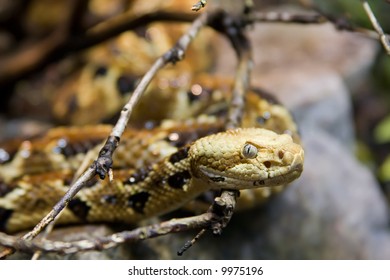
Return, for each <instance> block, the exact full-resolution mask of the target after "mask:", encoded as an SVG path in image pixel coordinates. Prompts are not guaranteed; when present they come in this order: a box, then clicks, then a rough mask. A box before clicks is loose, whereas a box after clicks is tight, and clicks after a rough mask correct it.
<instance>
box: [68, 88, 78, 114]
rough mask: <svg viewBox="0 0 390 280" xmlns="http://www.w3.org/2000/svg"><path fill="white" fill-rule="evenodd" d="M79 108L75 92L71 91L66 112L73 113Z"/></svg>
mask: <svg viewBox="0 0 390 280" xmlns="http://www.w3.org/2000/svg"><path fill="white" fill-rule="evenodd" d="M78 109H79V102H78V99H77V94H76V93H73V94H72V95H71V97H70V99H69V102H68V113H74V112H76V111H77V110H78Z"/></svg>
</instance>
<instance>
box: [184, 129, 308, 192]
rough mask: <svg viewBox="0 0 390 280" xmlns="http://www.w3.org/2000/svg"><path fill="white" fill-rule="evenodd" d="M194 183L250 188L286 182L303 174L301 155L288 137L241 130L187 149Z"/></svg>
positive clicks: (200, 140)
mask: <svg viewBox="0 0 390 280" xmlns="http://www.w3.org/2000/svg"><path fill="white" fill-rule="evenodd" d="M189 156H190V159H191V163H190V164H191V172H192V174H193V177H194V179H195V180H200V181H201V182H199V183H203V184H208V185H209V187H210V188H226V189H238V190H240V189H251V188H259V187H271V186H277V185H283V184H287V183H290V182H291V181H293V180H295V179H296V178H298V177H299V176H300V174H301V173H302V171H303V160H304V152H303V149H302V147H301V146H300V145H299V144H297V143H294V141H293V139H292V138H291V136H290V135H287V134H277V133H275V132H273V131H270V130H266V129H261V128H241V129H236V130H229V131H226V132H222V133H218V134H214V135H210V136H207V137H204V138H201V139H199V140H197V141H196V142H195V143H194V144H193V145H192V146H191V148H190V150H189Z"/></svg>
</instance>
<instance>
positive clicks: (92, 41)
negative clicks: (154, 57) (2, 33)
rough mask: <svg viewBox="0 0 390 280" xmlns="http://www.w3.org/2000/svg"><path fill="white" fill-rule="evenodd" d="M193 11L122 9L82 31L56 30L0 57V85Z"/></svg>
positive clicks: (184, 17) (191, 17) (188, 18)
mask: <svg viewBox="0 0 390 280" xmlns="http://www.w3.org/2000/svg"><path fill="white" fill-rule="evenodd" d="M195 17H196V15H194V14H193V13H191V14H183V13H169V12H164V11H156V12H153V13H150V14H146V15H140V16H138V17H134V15H132V14H129V13H125V14H121V15H119V16H117V17H114V18H111V19H108V20H106V21H105V22H104V23H100V24H97V25H96V26H94V27H92V28H90V29H89V30H87V31H86V32H85V33H83V34H79V35H77V34H76V35H75V34H69V33H68V32H62V31H61V32H55V33H54V34H52V35H50V36H49V37H47V38H45V39H44V40H42V41H40V42H38V43H36V44H34V45H32V46H30V47H28V48H26V49H24V50H20V51H18V52H17V53H15V54H13V55H7V56H6V57H1V58H0V86H2V85H5V84H12V83H14V82H16V81H18V80H20V79H21V78H23V77H25V76H26V75H28V74H30V73H33V72H36V71H38V70H40V69H42V68H43V67H44V66H46V65H47V64H48V63H50V62H53V61H57V60H59V59H62V58H64V57H66V56H68V55H70V54H74V53H75V52H77V51H80V50H83V49H86V48H88V47H91V46H94V45H96V44H98V43H101V42H103V41H105V40H107V39H110V38H112V37H114V36H116V35H118V34H120V33H122V32H124V31H126V30H131V29H135V28H137V27H140V26H145V25H147V24H149V23H151V22H154V21H172V22H191V21H193V20H194V19H195Z"/></svg>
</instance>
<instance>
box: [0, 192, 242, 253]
mask: <svg viewBox="0 0 390 280" xmlns="http://www.w3.org/2000/svg"><path fill="white" fill-rule="evenodd" d="M231 198H233V200H231ZM235 202H236V200H235V195H232V194H231V193H226V194H225V195H224V194H223V195H222V196H221V198H220V199H219V200H217V202H216V203H215V204H213V206H212V207H210V209H209V211H208V212H207V213H204V214H201V215H198V216H193V217H188V218H181V219H172V220H169V221H165V222H162V223H159V224H154V225H150V226H144V227H139V228H136V229H134V230H131V231H123V232H120V233H115V234H112V235H109V236H104V237H99V238H95V239H93V240H79V241H74V242H62V241H50V240H40V241H35V240H26V239H19V238H17V237H14V236H10V235H7V234H5V233H1V232H0V244H2V245H3V246H7V247H9V248H12V249H13V250H17V251H22V252H27V253H32V252H35V251H37V250H38V251H42V252H56V253H61V254H72V253H77V252H81V251H89V250H104V249H108V248H112V247H115V246H118V245H119V244H122V243H124V242H130V241H131V242H135V241H141V240H145V239H149V238H154V237H158V236H162V235H166V234H170V233H178V232H184V231H189V230H193V229H199V228H202V229H207V228H210V226H211V227H212V230H213V225H214V227H215V228H221V227H224V226H218V224H220V223H227V222H228V221H226V220H224V219H221V217H230V216H231V213H232V211H233V209H234V207H235ZM187 246H188V245H187ZM189 247H190V246H188V248H189ZM188 248H187V249H188ZM183 252H184V251H183Z"/></svg>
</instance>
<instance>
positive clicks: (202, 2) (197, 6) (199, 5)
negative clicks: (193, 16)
mask: <svg viewBox="0 0 390 280" xmlns="http://www.w3.org/2000/svg"><path fill="white" fill-rule="evenodd" d="M206 4H207V0H200V1H198V2H197V3H196V4H194V5H192V8H191V9H192V10H193V11H195V12H197V11H199V10H200V9H202V8H204V7H205V6H206Z"/></svg>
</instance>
